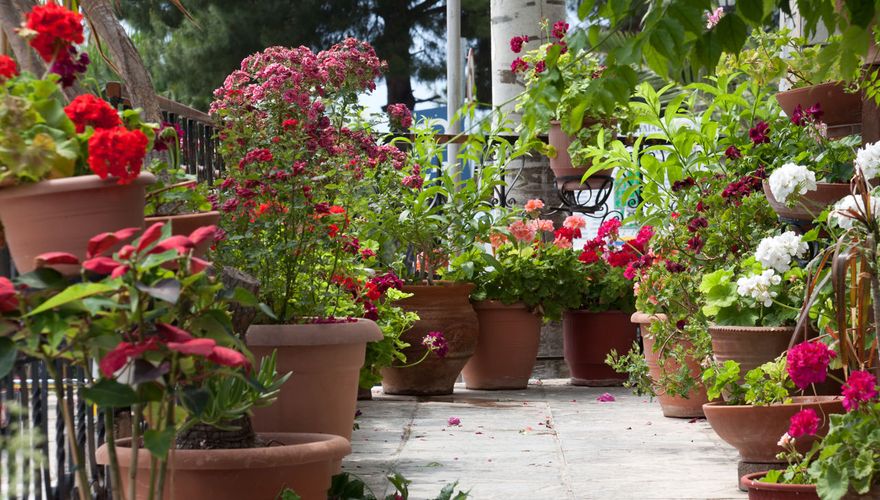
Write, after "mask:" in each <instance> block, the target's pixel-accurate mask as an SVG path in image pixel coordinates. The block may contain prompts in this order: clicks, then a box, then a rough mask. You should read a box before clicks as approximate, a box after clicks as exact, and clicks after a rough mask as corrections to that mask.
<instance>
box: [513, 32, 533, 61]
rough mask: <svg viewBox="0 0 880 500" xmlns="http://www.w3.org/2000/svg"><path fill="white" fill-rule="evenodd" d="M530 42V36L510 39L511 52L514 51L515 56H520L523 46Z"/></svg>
mask: <svg viewBox="0 0 880 500" xmlns="http://www.w3.org/2000/svg"><path fill="white" fill-rule="evenodd" d="M528 41H529V35H522V36H515V37H513V38H511V39H510V50H511V51H513V53H514V54H519V53H520V52H522V48H523V44H524V43H526V42H528ZM517 59H519V58H517Z"/></svg>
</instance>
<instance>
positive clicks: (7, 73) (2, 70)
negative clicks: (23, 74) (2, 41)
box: [0, 55, 18, 80]
mask: <svg viewBox="0 0 880 500" xmlns="http://www.w3.org/2000/svg"><path fill="white" fill-rule="evenodd" d="M13 76H18V65H17V64H16V63H15V59H13V58H11V57H9V56H4V55H0V78H3V79H4V80H6V79H8V78H12V77H13Z"/></svg>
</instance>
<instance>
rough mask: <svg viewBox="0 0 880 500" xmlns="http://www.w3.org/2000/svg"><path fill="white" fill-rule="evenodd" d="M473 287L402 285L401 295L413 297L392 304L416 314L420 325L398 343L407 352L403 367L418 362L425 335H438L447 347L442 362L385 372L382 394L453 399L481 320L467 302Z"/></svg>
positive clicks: (434, 358)
mask: <svg viewBox="0 0 880 500" xmlns="http://www.w3.org/2000/svg"><path fill="white" fill-rule="evenodd" d="M473 289H474V285H473V284H471V283H450V282H436V283H435V284H434V285H430V286H429V285H405V286H404V287H403V291H404V292H407V293H412V294H413V296H412V297H409V298H406V299H403V300H401V301H399V302H397V303H396V304H397V305H399V306H400V307H402V308H404V309H406V310H407V311H413V312H415V313H418V315H419V318H420V319H419V320H418V321H416V323H415V324H414V325H413V326H412V328H410V329H409V330H408V331H407V332H406V333H404V334H403V335H402V336H401V340H403V341H404V342H406V343H408V344H409V345H410V346H409V347H407V348H406V349H404V350H403V353H404V354H405V355H406V358H407V362H409V363H413V362H415V361H418V360H419V359H421V358H422V356H423V355H424V353H425V350H426V348H425V346H423V345H422V339H423V338H424V337H425V335H427V334H428V332H442V333H443V336H444V337H445V338H446V341H447V342H448V344H449V351H448V352H447V353H446V355H445V356H444V357H442V358H441V357H439V356H437V355H436V353H431V354H429V355H428V357H427V358H425V360H424V361H422V362H421V363H419V364H417V365H415V366H410V367H405V368H401V367H390V368H383V369H382V370H381V374H382V390H383V391H384V392H385V393H386V394H402V395H411V396H432V395H442V394H452V390H453V388H454V386H455V381H456V379H457V378H458V375H459V373H461V369H462V368H464V365H465V364H466V363H467V362H468V360H469V359H470V357H471V356H472V355H473V354H474V350H475V349H476V347H477V336H478V334H479V331H480V326H479V320H478V318H477V313H476V312H475V311H474V307H473V306H472V305H471V302H470V298H469V297H470V294H471V291H472V290H473Z"/></svg>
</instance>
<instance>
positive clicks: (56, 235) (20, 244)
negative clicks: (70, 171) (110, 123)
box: [0, 172, 156, 274]
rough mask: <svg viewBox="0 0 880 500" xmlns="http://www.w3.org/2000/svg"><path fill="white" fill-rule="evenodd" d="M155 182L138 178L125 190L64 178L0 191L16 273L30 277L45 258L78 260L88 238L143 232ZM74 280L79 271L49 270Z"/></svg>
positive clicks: (91, 178)
mask: <svg viewBox="0 0 880 500" xmlns="http://www.w3.org/2000/svg"><path fill="white" fill-rule="evenodd" d="M154 182H156V177H155V176H154V175H153V174H150V173H147V172H144V173H141V174H140V175H139V176H138V177H137V178H136V179H135V180H134V181H132V182H131V183H130V184H125V185H119V184H117V183H116V181H115V180H113V179H107V180H102V179H101V178H100V177H98V176H97V175H83V176H77V177H65V178H63V179H52V180H47V181H42V182H38V183H36V184H30V185H24V186H17V187H12V188H4V189H0V222H2V223H3V229H4V233H5V236H6V242H7V244H8V245H9V251H10V252H11V254H12V260H13V261H14V262H15V267H16V268H17V269H18V272H20V273H26V272H30V271H33V270H34V268H35V266H34V258H35V257H36V256H38V255H40V254H42V253H46V252H67V253H72V254H74V255H76V256H78V257H79V258H80V260H82V259H83V258H85V253H86V247H87V245H88V241H89V239H91V238H92V237H93V236H95V235H97V234H100V233H104V232H109V231H116V230H119V229H124V228H127V227H140V228H142V227H143V226H144V190H145V188H146V186H147V185H148V184H152V183H154ZM54 267H55V268H56V269H58V270H59V271H61V272H63V273H67V274H75V273H78V272H79V266H54Z"/></svg>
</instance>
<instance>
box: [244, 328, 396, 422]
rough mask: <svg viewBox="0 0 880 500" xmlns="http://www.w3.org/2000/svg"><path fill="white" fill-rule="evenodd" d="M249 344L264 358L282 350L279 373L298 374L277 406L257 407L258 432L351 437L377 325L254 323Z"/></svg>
mask: <svg viewBox="0 0 880 500" xmlns="http://www.w3.org/2000/svg"><path fill="white" fill-rule="evenodd" d="M245 338H246V341H245V342H246V343H247V346H248V348H249V349H250V350H251V352H252V353H253V354H254V357H255V358H257V359H259V358H261V357H263V356H268V355H270V354H272V351H276V352H277V354H276V358H275V361H276V364H277V370H278V373H287V372H293V375H292V376H291V377H290V379H288V381H287V382H286V383H285V384H284V385H283V386H281V393H280V394H279V396H278V400H277V401H276V402H275V404H273V405H271V406H268V407H265V408H256V409H254V416H253V424H254V429H255V430H256V431H257V432H319V433H322V434H335V435H337V436H342V437H344V438H346V439H351V431H352V425H353V424H354V414H355V411H356V406H357V394H358V379H359V378H360V369H361V367H362V366H363V364H364V353H365V352H366V348H367V342H372V341H376V340H381V339H382V332H381V331H380V330H379V327H378V326H377V325H376V323H374V322H372V321H370V320H368V319H359V320H357V321H355V322H347V323H328V324H305V325H251V327H250V328H248V331H247V335H246V337H245Z"/></svg>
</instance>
